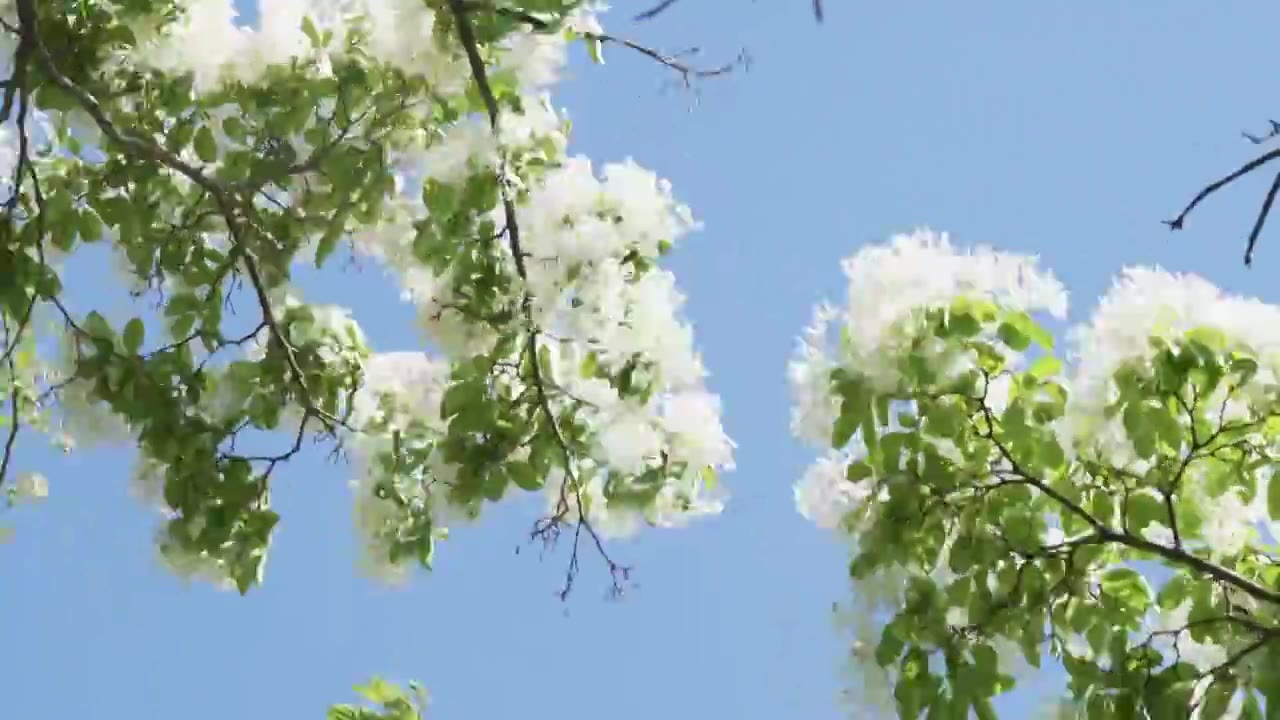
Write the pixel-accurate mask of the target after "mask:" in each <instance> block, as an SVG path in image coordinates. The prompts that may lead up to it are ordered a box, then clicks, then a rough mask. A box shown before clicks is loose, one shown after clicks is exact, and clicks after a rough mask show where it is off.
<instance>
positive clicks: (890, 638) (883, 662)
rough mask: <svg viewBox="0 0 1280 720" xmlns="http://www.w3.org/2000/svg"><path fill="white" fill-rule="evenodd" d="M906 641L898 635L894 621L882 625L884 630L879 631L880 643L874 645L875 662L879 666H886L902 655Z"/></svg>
mask: <svg viewBox="0 0 1280 720" xmlns="http://www.w3.org/2000/svg"><path fill="white" fill-rule="evenodd" d="M906 646H907V645H906V643H905V642H903V640H902V638H901V637H900V636H899V635H898V628H897V626H896V625H895V624H894V623H889V624H887V625H885V626H884V630H882V631H881V632H880V644H879V645H877V646H876V662H877V663H879V665H880V667H888V666H889V665H892V664H893V663H894V662H896V661H897V659H898V657H899V656H900V655H902V651H903V649H905V648H906Z"/></svg>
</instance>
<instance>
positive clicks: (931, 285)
mask: <svg viewBox="0 0 1280 720" xmlns="http://www.w3.org/2000/svg"><path fill="white" fill-rule="evenodd" d="M843 268H844V274H845V276H846V277H847V278H848V280H849V293H848V304H847V306H846V307H845V308H843V309H840V310H837V309H836V308H834V307H832V306H830V305H827V304H822V305H819V306H818V307H817V309H816V310H815V311H814V321H813V323H812V324H811V325H810V327H808V328H807V329H806V330H805V332H804V335H803V336H802V338H801V340H800V344H799V350H798V352H797V354H796V357H795V358H794V359H793V360H792V362H791V363H790V365H789V367H788V377H789V379H790V382H791V387H792V397H793V409H792V418H791V424H792V425H791V426H792V431H793V432H794V433H795V434H796V436H797V437H799V438H801V439H803V440H805V441H806V442H808V443H810V444H812V445H815V446H817V447H819V448H828V449H830V448H829V446H830V443H831V431H832V425H833V423H834V422H835V419H836V416H837V415H838V414H839V400H838V398H837V397H835V394H834V392H833V388H832V383H831V373H832V371H833V370H835V369H836V368H845V369H847V370H848V371H850V372H852V373H855V374H856V375H858V376H859V377H862V378H864V379H866V380H868V381H869V382H871V383H873V384H875V385H876V386H878V387H892V386H893V385H894V384H895V383H896V381H897V373H898V367H899V362H900V361H901V357H902V355H901V352H902V349H903V347H904V343H907V342H909V341H910V340H911V339H913V336H912V335H911V333H912V331H913V330H914V329H915V327H914V325H913V324H912V321H913V320H914V319H916V318H918V316H919V313H920V312H921V311H923V310H927V309H931V308H940V307H950V306H951V304H952V303H953V302H955V301H956V300H958V299H961V298H966V299H983V300H989V301H992V302H995V303H997V304H998V305H999V306H1001V307H1003V308H1007V309H1017V310H1023V311H1026V312H1037V311H1041V312H1048V313H1050V314H1051V315H1053V316H1055V317H1063V316H1065V315H1066V311H1067V293H1066V291H1065V290H1064V289H1063V287H1062V284H1061V283H1059V282H1058V281H1057V279H1055V278H1054V277H1053V275H1052V274H1050V273H1048V272H1046V271H1042V270H1040V269H1039V268H1037V266H1036V259H1035V258H1033V257H1028V256H1024V255H1014V254H1008V253H1002V252H998V251H995V250H992V249H990V248H986V247H979V248H977V249H975V250H972V251H962V250H959V249H957V248H955V247H954V246H952V244H951V242H950V239H949V238H948V236H947V235H946V234H945V233H935V232H933V231H930V230H927V229H921V230H917V231H915V232H913V233H911V234H905V235H897V236H894V237H893V238H891V239H890V240H889V242H888V243H886V244H882V245H870V246H867V247H864V248H862V249H861V250H859V251H858V252H857V253H855V254H854V255H853V256H852V257H850V258H848V259H847V260H845V261H844V263H843ZM833 324H834V325H836V326H837V327H839V329H840V332H841V340H840V343H839V347H838V349H837V348H832V347H831V340H830V334H831V333H830V330H831V327H832V325H833ZM938 360H939V362H942V363H946V364H947V365H948V367H952V366H953V365H955V363H956V362H957V361H960V362H965V361H968V359H967V358H954V357H950V356H945V357H944V356H941V355H940V356H939V358H938ZM952 369H954V368H952ZM831 450H832V452H829V453H827V454H826V455H824V456H823V457H822V458H821V459H819V460H818V461H817V462H816V463H815V464H814V465H813V466H812V467H810V469H809V470H808V471H807V472H806V473H805V475H804V477H803V478H802V479H801V480H800V481H799V482H798V483H797V485H796V489H795V491H796V505H797V508H798V509H799V511H800V512H801V513H802V514H803V515H804V516H805V517H807V518H809V519H811V520H813V521H814V522H815V523H817V524H818V525H819V526H821V527H824V528H835V527H838V526H839V525H840V520H841V519H842V518H843V517H844V516H845V515H847V513H848V512H849V511H850V510H852V509H853V508H855V507H857V505H859V504H860V503H861V502H862V501H864V500H865V499H866V498H867V497H869V496H870V494H871V485H870V481H869V480H866V481H863V483H862V484H860V485H859V484H855V483H851V482H849V481H848V480H846V479H845V466H847V464H848V462H849V460H850V459H851V458H850V457H848V456H847V454H845V453H843V452H841V449H840V448H834V449H831Z"/></svg>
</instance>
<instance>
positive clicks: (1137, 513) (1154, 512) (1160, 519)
mask: <svg viewBox="0 0 1280 720" xmlns="http://www.w3.org/2000/svg"><path fill="white" fill-rule="evenodd" d="M1125 521H1126V523H1127V529H1128V530H1129V532H1132V533H1140V532H1142V531H1143V530H1145V529H1146V528H1147V526H1148V525H1150V524H1152V523H1160V524H1162V525H1166V526H1167V525H1169V517H1168V513H1166V512H1165V507H1164V503H1163V502H1161V501H1160V500H1159V499H1158V498H1155V497H1152V496H1151V495H1148V494H1147V493H1141V494H1133V495H1130V496H1129V500H1128V501H1127V502H1126V503H1125Z"/></svg>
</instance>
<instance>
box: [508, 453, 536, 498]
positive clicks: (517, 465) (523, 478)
mask: <svg viewBox="0 0 1280 720" xmlns="http://www.w3.org/2000/svg"><path fill="white" fill-rule="evenodd" d="M507 473H508V474H509V475H510V476H511V481H512V482H514V483H515V484H516V487H518V488H520V489H521V490H529V491H533V490H541V489H542V487H543V486H544V485H546V480H545V479H544V478H542V477H539V476H538V474H537V473H536V472H534V469H533V466H532V465H530V464H529V463H527V462H522V461H519V460H517V461H514V462H512V463H510V464H509V465H508V466H507Z"/></svg>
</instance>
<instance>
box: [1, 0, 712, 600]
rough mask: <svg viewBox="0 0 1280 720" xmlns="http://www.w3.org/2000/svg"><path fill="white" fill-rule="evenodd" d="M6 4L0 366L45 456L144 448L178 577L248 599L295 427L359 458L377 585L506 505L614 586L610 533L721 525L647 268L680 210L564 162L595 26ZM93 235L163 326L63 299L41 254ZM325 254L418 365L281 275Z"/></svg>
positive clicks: (16, 411) (646, 174) (404, 7)
mask: <svg viewBox="0 0 1280 720" xmlns="http://www.w3.org/2000/svg"><path fill="white" fill-rule="evenodd" d="M526 5H527V6H526ZM3 10H4V12H6V13H7V15H8V16H10V19H9V22H8V25H7V28H8V29H7V30H6V31H5V32H0V42H2V43H8V44H7V45H4V46H3V47H4V48H8V49H9V51H10V52H9V57H10V58H11V59H15V61H16V62H18V63H25V65H22V66H21V67H20V68H13V72H15V73H17V72H19V71H21V72H24V73H25V75H24V76H23V77H25V78H27V80H28V81H29V82H30V83H32V85H31V86H30V87H28V86H23V88H22V89H21V91H20V92H19V93H18V94H17V95H16V96H13V95H6V96H5V98H4V102H3V107H0V116H2V117H0V119H8V120H10V121H11V122H10V123H9V125H5V126H4V127H6V128H8V127H10V126H12V128H14V130H13V134H12V135H10V136H6V137H5V138H2V139H3V140H4V143H3V150H0V173H2V174H4V175H5V176H6V178H7V179H8V180H9V181H10V188H11V193H10V194H12V200H11V201H10V202H9V203H8V204H6V205H5V206H4V208H5V209H4V211H3V224H4V227H6V228H7V229H8V232H9V233H10V235H11V236H12V237H13V238H14V239H15V240H14V243H16V244H13V247H14V248H15V249H14V251H13V253H11V255H6V256H4V258H0V263H7V264H5V265H3V269H4V272H5V276H6V278H9V277H12V278H14V279H15V283H14V285H15V287H16V288H17V290H15V292H14V293H13V294H11V297H9V298H6V299H5V301H4V305H3V307H2V308H0V311H2V313H3V319H4V346H3V348H4V351H3V352H4V355H3V361H4V364H5V365H7V366H9V367H7V368H5V369H4V370H3V371H4V372H5V373H6V375H7V376H8V377H12V378H27V379H26V380H22V381H21V382H19V381H16V380H15V381H13V382H11V383H10V385H11V386H12V387H13V388H14V390H13V392H12V393H10V397H9V398H8V401H7V405H6V407H7V408H9V409H11V410H12V414H13V416H14V418H15V419H16V420H19V421H21V422H20V423H14V424H13V427H14V428H17V427H18V426H19V424H21V425H22V426H23V427H33V428H37V429H41V428H45V429H49V430H50V432H53V433H57V434H58V435H59V436H64V437H66V438H67V441H66V444H67V445H68V446H71V445H73V444H76V443H83V442H84V441H85V440H90V439H105V440H114V441H117V442H119V441H132V442H134V443H136V444H137V446H138V448H139V453H140V458H139V462H138V465H137V467H138V471H137V477H136V479H135V483H134V491H135V494H137V495H138V496H139V498H140V499H142V500H143V501H144V502H146V503H147V504H149V505H152V506H155V507H157V508H158V509H159V510H160V511H161V512H162V513H163V514H164V516H165V523H164V525H163V527H162V528H161V530H160V532H159V539H158V546H159V548H160V550H161V554H162V557H163V558H164V560H165V562H166V563H167V564H168V565H169V566H171V567H172V568H173V569H174V570H175V571H176V572H178V573H180V574H183V575H187V576H191V577H196V578H201V579H206V580H210V581H213V582H215V583H217V584H219V585H223V586H230V587H236V588H238V589H239V590H240V591H241V592H244V591H247V589H248V588H249V587H250V586H251V585H253V584H254V583H256V582H258V581H259V580H260V579H261V577H262V574H263V568H264V562H265V558H266V551H267V547H268V545H269V542H270V538H271V535H272V531H273V529H274V527H275V525H276V524H277V522H278V521H279V519H280V518H279V516H278V515H277V514H276V512H275V511H274V510H273V509H272V507H271V492H270V489H271V481H272V477H273V473H274V472H275V471H276V470H277V469H278V468H279V467H280V466H282V465H283V464H285V463H287V461H288V460H289V459H291V458H292V457H293V456H294V455H296V454H297V453H299V452H302V451H303V450H304V449H306V448H308V447H310V446H311V445H312V444H313V442H314V441H315V440H322V441H327V442H329V443H330V447H331V448H332V449H333V451H334V453H335V455H337V456H348V455H349V456H350V457H351V458H352V459H353V460H354V463H353V465H354V468H353V469H354V471H355V473H354V474H355V477H356V479H355V480H354V481H353V483H352V485H353V488H354V492H355V511H354V518H355V525H356V527H357V530H358V532H359V534H360V536H361V542H362V548H363V549H362V565H363V566H364V569H365V570H366V571H367V572H368V573H369V574H371V575H374V576H376V577H379V578H383V579H386V580H389V581H400V580H403V579H404V578H405V577H406V576H407V574H408V572H409V570H410V569H411V568H412V567H413V566H415V565H421V566H429V565H430V563H431V560H432V558H433V555H434V552H435V547H436V543H437V541H438V540H440V539H441V538H443V537H445V536H446V534H447V531H448V528H449V527H450V526H451V525H455V524H457V523H461V522H466V521H470V520H474V519H475V518H477V517H478V516H479V515H480V514H481V511H482V508H483V506H484V504H485V503H486V502H498V501H500V500H502V499H503V498H505V497H507V496H508V495H509V494H511V493H513V492H516V491H521V490H523V491H528V492H538V493H543V494H545V496H546V498H547V500H546V502H547V510H546V512H545V515H544V516H543V517H542V519H541V520H539V521H538V523H537V525H536V526H535V535H536V536H538V537H541V538H542V539H543V540H547V541H551V540H554V539H555V538H556V537H557V536H559V535H560V533H561V532H562V530H564V529H566V528H568V529H570V531H571V533H572V536H573V539H574V540H573V542H574V556H573V558H574V559H573V561H572V563H571V571H570V576H569V581H570V582H571V581H572V573H573V572H574V571H575V570H576V567H577V548H578V543H579V541H580V540H581V539H582V538H588V539H589V541H591V542H590V545H589V546H590V547H594V548H595V549H598V550H599V551H600V552H601V553H602V554H604V555H605V559H606V561H607V563H608V565H609V568H610V569H611V570H612V571H613V572H614V573H615V582H617V581H619V580H620V579H621V576H622V575H623V574H624V570H623V568H622V566H620V565H618V564H617V563H615V562H614V561H613V560H612V559H610V558H609V556H608V554H607V553H606V552H605V547H604V545H603V543H602V539H604V538H607V537H610V536H621V535H629V534H631V533H633V532H634V531H636V530H637V529H638V528H639V527H641V526H643V525H659V526H677V525H681V524H683V523H685V522H687V521H689V520H691V519H693V518H697V517H701V516H704V515H709V514H714V513H717V512H719V511H720V509H721V507H722V505H723V502H724V491H723V488H722V486H721V485H720V484H719V483H718V477H717V476H718V473H719V472H720V471H723V470H727V469H730V468H732V466H733V443H732V442H731V441H730V440H729V438H728V437H727V436H726V435H725V432H724V430H723V428H722V426H721V422H720V402H719V399H718V398H717V397H716V396H715V395H713V394H711V393H710V392H708V390H707V389H706V386H705V382H706V376H707V372H706V370H705V368H704V367H703V363H702V360H701V357H700V356H699V353H698V351H697V347H696V343H695V341H694V336H693V331H692V328H691V327H690V325H689V324H688V323H687V322H686V321H685V320H684V319H683V317H682V313H683V304H684V295H683V294H682V293H681V291H680V290H679V288H678V286H677V283H676V280H675V277H674V276H673V275H672V274H671V273H669V272H667V271H666V270H664V269H662V267H661V263H662V258H663V256H664V255H665V254H667V253H668V252H670V251H671V250H672V249H673V248H674V247H675V245H676V244H677V243H679V242H681V241H682V240H683V239H684V238H685V236H686V235H687V234H688V233H690V232H692V231H694V230H696V229H697V228H698V223H697V222H696V221H695V219H694V218H693V215H692V214H691V212H690V210H689V209H688V208H687V207H685V206H684V205H682V204H681V203H680V202H679V201H678V200H677V199H676V198H675V197H674V196H673V194H672V189H671V186H670V184H669V183H668V182H667V181H665V180H663V179H661V178H659V177H658V176H657V175H656V174H654V173H653V172H651V171H649V170H647V169H645V168H643V167H641V166H640V165H638V164H637V163H635V162H634V161H632V160H630V159H626V160H623V161H622V162H614V163H607V164H603V165H595V164H593V163H592V161H591V160H590V159H588V158H585V157H581V156H572V155H570V154H569V150H568V147H569V135H568V123H567V121H566V119H565V117H564V116H563V115H562V114H561V113H560V112H559V111H558V110H557V109H556V108H555V107H554V105H553V104H552V102H551V99H550V98H551V95H550V93H551V92H552V91H553V90H554V89H555V87H556V85H557V83H558V80H559V77H560V74H561V72H562V70H563V68H564V65H565V62H566V57H567V48H568V45H569V44H570V43H571V42H576V41H578V40H586V41H587V42H589V43H591V44H592V45H593V46H594V45H598V44H599V43H601V42H603V41H604V40H605V39H607V38H605V37H604V36H603V35H602V34H601V33H602V30H601V28H600V25H599V22H598V20H597V19H596V8H595V7H594V6H591V5H588V4H585V3H582V2H579V1H578V0H556V1H554V2H537V3H528V4H521V3H514V4H513V3H508V2H494V3H488V2H471V1H470V0H427V1H425V2H424V1H423V0H280V1H273V2H268V3H262V7H261V13H260V20H259V24H258V26H257V27H253V28H248V27H241V26H240V25H238V24H237V20H238V18H237V15H236V11H235V9H234V6H233V3H232V2H231V0H127V1H126V0H94V1H93V2H87V3H84V2H79V0H76V1H75V2H72V1H71V0H67V1H66V2H54V3H44V2H37V1H36V0H12V2H9V3H7V4H5V5H4V8H3ZM19 45H21V47H22V48H23V51H22V52H18V47H19ZM0 49H3V48H0ZM15 53H16V54H15ZM654 56H655V57H659V58H660V57H663V56H662V55H659V54H656V53H655V54H654ZM675 62H676V61H665V62H664V64H669V65H671V67H674V68H676V69H677V70H679V67H678V66H677V65H676V64H674V63H675ZM11 64H12V63H11ZM16 85H17V83H16V82H15V83H14V85H12V86H11V87H14V86H16ZM37 130H39V132H37ZM92 243H103V244H105V245H108V246H109V247H110V248H111V250H112V259H111V263H112V264H114V266H115V267H116V268H117V269H118V271H119V272H120V274H122V275H124V276H125V286H126V287H127V288H128V289H129V290H130V291H131V292H132V293H133V294H134V295H136V296H138V297H139V299H140V300H141V299H142V298H148V299H150V300H153V301H154V302H153V306H154V307H156V308H157V310H158V313H156V315H157V316H152V315H150V314H147V313H146V312H144V311H143V310H142V309H139V311H138V312H139V315H140V316H139V317H135V318H132V319H129V320H127V322H123V323H116V322H113V321H112V320H109V319H108V318H107V316H106V314H104V313H102V312H88V313H82V312H80V311H78V310H77V309H75V308H73V307H72V306H71V303H70V302H69V301H64V299H63V296H62V293H61V282H60V275H59V268H60V267H61V266H60V264H59V263H60V261H61V260H62V259H64V258H68V257H70V256H71V255H73V254H75V253H76V252H77V251H78V250H80V248H81V247H82V246H84V245H87V244H92ZM341 248H349V249H350V250H351V251H352V252H353V253H355V254H356V255H357V256H360V257H362V258H364V259H367V260H370V261H372V263H373V264H375V265H377V266H379V267H380V270H381V271H382V272H385V273H386V274H387V275H388V276H389V277H391V278H393V279H394V282H396V283H398V284H399V286H400V288H401V289H402V296H403V298H404V300H405V301H406V302H409V303H411V304H412V305H413V306H414V307H415V308H416V310H417V314H418V318H419V321H420V322H419V324H420V326H421V329H422V331H423V337H422V345H423V347H422V349H421V350H420V351H410V352H393V353H382V352H378V351H376V350H375V349H373V348H371V347H369V343H368V340H367V339H366V337H365V335H364V333H363V332H362V331H361V329H360V325H359V323H358V321H359V318H358V317H354V316H353V315H352V313H351V312H350V310H348V309H347V308H344V307H340V306H326V305H318V304H314V303H309V302H307V301H305V300H304V299H303V293H302V292H301V289H300V288H298V287H296V286H295V284H294V282H293V278H294V275H295V272H296V270H297V269H298V268H299V266H300V265H301V264H302V263H306V264H314V265H315V266H316V267H323V266H325V265H326V264H330V265H331V264H332V263H333V262H334V261H333V259H332V258H333V257H334V256H335V253H338V252H339V250H340V249H341ZM245 307H248V308H249V310H248V311H247V312H245V311H244V310H243V308H245ZM232 308H238V309H237V311H236V312H235V314H234V316H233V315H232V314H231V313H230V312H229V310H230V309H232ZM50 316H51V317H53V318H54V319H55V320H57V323H58V327H57V330H56V332H55V333H52V334H51V333H47V332H46V331H45V324H44V323H43V322H35V321H33V320H32V318H36V319H37V320H42V319H44V318H47V317H50ZM42 333H43V335H42ZM59 334H60V335H61V338H60V341H59V342H56V343H55V342H53V341H58V340H59V338H58V335H59ZM46 338H47V339H46ZM54 345H58V346H60V348H61V351H60V353H59V352H55V351H54V349H53V346H54ZM15 432H16V430H15ZM281 445H283V447H281ZM10 455H11V453H10V452H9V450H8V449H6V451H5V456H4V463H5V465H4V468H3V469H0V483H3V482H5V476H6V473H7V472H8V467H9V460H10ZM566 589H567V583H566Z"/></svg>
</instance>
